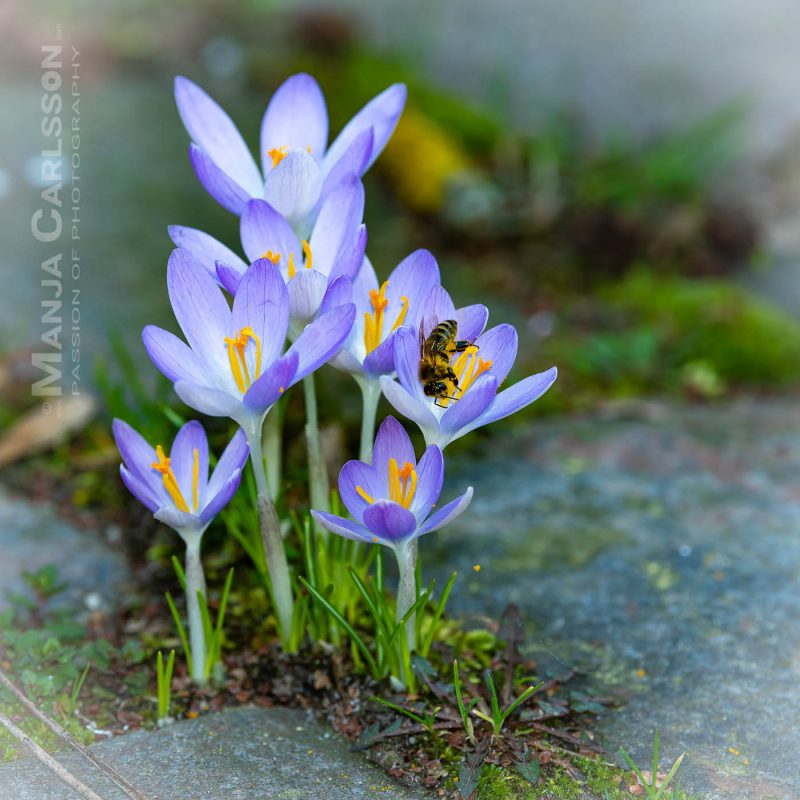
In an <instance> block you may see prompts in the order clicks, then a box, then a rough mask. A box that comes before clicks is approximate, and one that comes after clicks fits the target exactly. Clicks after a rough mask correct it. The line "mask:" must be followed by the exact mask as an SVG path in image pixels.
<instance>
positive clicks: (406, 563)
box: [395, 539, 417, 653]
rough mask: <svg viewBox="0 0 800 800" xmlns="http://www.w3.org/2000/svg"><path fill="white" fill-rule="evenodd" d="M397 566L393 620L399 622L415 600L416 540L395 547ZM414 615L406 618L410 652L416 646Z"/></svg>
mask: <svg viewBox="0 0 800 800" xmlns="http://www.w3.org/2000/svg"><path fill="white" fill-rule="evenodd" d="M395 555H396V556H397V568H398V571H399V573H400V578H399V582H398V585H397V612H396V616H395V621H396V622H400V620H401V619H403V617H404V616H405V615H406V614H407V613H408V610H409V609H410V608H411V606H413V605H414V603H416V601H417V580H416V571H417V540H416V539H411V540H410V541H408V542H405V543H403V544H401V545H400V546H398V547H396V548H395ZM415 616H416V615H415V614H412V615H411V616H410V617H409V618H408V620H406V641H407V642H408V652H409V653H411V652H412V651H413V650H414V649H415V648H416V646H417V642H416V638H417V637H416V630H417V626H416V620H415V619H414V617H415Z"/></svg>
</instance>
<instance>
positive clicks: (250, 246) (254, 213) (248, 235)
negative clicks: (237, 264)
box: [239, 200, 302, 271]
mask: <svg viewBox="0 0 800 800" xmlns="http://www.w3.org/2000/svg"><path fill="white" fill-rule="evenodd" d="M239 234H240V236H241V239H242V249H243V250H244V252H245V255H246V256H247V257H248V258H249V259H250V261H255V260H256V259H257V258H263V257H264V254H265V253H266V252H267V251H268V250H272V252H273V253H280V255H281V262H282V265H283V269H284V271H285V270H286V264H288V262H289V255H290V254H294V260H295V264H296V265H299V263H300V261H299V259H300V258H301V257H302V251H301V249H300V242H299V241H298V239H297V237H296V236H295V235H294V231H293V230H292V226H291V225H290V224H289V223H288V222H287V221H286V220H285V219H284V217H283V216H282V215H281V214H279V213H278V212H277V211H276V210H275V209H274V208H273V207H272V206H271V205H270V204H269V203H266V202H265V201H264V200H251V201H250V202H249V203H248V204H247V208H245V210H244V213H243V214H242V219H241V223H240V227H239Z"/></svg>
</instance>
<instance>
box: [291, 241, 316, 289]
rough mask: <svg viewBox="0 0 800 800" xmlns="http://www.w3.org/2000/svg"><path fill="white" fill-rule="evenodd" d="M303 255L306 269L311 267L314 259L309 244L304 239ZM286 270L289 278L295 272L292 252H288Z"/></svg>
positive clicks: (292, 276)
mask: <svg viewBox="0 0 800 800" xmlns="http://www.w3.org/2000/svg"><path fill="white" fill-rule="evenodd" d="M303 257H304V260H303V266H304V267H305V268H306V269H311V265H312V264H313V263H314V259H313V257H312V255H311V245H309V243H308V242H307V241H306V240H305V239H303ZM287 270H288V272H289V280H291V279H292V278H294V276H295V275H296V274H297V269H296V268H295V265H294V253H289V264H288V265H287Z"/></svg>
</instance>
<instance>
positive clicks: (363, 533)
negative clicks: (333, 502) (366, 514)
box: [311, 510, 373, 542]
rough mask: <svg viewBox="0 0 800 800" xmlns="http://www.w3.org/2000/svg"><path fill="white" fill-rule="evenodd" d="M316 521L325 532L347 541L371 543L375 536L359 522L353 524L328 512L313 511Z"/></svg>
mask: <svg viewBox="0 0 800 800" xmlns="http://www.w3.org/2000/svg"><path fill="white" fill-rule="evenodd" d="M311 516H312V517H314V521H315V522H317V523H318V524H320V525H322V527H323V528H325V530H328V531H330V532H331V533H336V534H338V535H339V536H344V538H345V539H352V540H353V541H354V542H371V541H372V540H373V535H372V534H371V533H370V532H369V531H368V530H367V529H366V528H365V527H364V526H363V525H359V524H358V523H357V522H353V521H352V520H349V519H344V518H343V517H337V516H336V514H329V513H328V512H327V511H314V510H312V511H311Z"/></svg>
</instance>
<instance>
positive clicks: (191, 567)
mask: <svg viewBox="0 0 800 800" xmlns="http://www.w3.org/2000/svg"><path fill="white" fill-rule="evenodd" d="M200 539H201V537H200V536H191V537H188V538H187V541H186V561H185V567H184V571H185V574H186V615H187V617H188V618H189V647H190V648H191V651H192V680H193V681H194V682H195V683H198V684H204V683H205V682H206V680H207V677H208V676H207V675H206V652H207V651H206V636H205V632H204V630H203V615H202V613H201V612H200V603H201V602H202V601H201V600H200V598H199V597H198V593H199V594H200V595H202V597H203V598H205V597H206V576H205V574H204V573H203V562H202V561H201V559H200Z"/></svg>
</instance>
